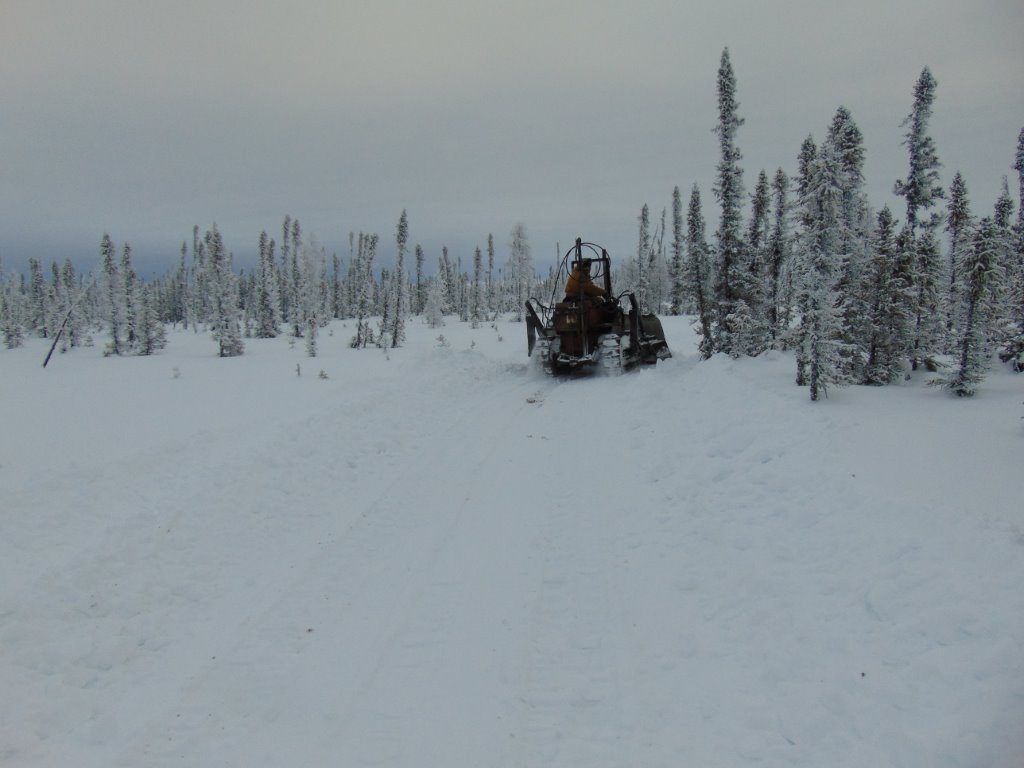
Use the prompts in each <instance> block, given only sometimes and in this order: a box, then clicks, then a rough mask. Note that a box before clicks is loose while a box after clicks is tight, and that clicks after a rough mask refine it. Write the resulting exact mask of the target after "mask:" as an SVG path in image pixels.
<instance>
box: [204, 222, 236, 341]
mask: <svg viewBox="0 0 1024 768" xmlns="http://www.w3.org/2000/svg"><path fill="white" fill-rule="evenodd" d="M204 242H205V244H206V252H207V258H208V260H209V269H210V281H211V286H210V287H211V298H212V300H213V307H212V309H213V316H212V320H213V329H212V330H213V338H214V341H216V342H217V355H218V356H219V357H235V356H237V355H241V354H242V353H243V352H244V351H245V344H244V343H243V342H242V332H241V327H240V324H239V318H238V278H237V276H236V275H235V273H234V270H233V269H232V267H231V254H230V253H228V251H227V249H225V247H224V240H223V238H222V237H221V235H220V232H219V231H218V230H217V225H216V224H214V225H213V229H211V230H209V231H207V233H206V237H205V238H204Z"/></svg>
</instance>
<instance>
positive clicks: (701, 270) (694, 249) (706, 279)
mask: <svg viewBox="0 0 1024 768" xmlns="http://www.w3.org/2000/svg"><path fill="white" fill-rule="evenodd" d="M704 232H705V225H704V214H703V212H702V211H701V202H700V188H699V187H698V186H697V185H696V184H694V185H693V189H692V190H691V191H690V205H689V208H688V209H687V213H686V262H685V273H686V274H685V283H686V287H687V290H688V291H689V302H690V303H691V304H692V306H693V307H694V308H695V309H696V312H697V322H698V324H699V328H698V331H697V332H698V333H699V334H700V347H699V348H700V355H701V357H702V358H703V359H705V360H707V359H708V358H709V357H711V355H713V354H714V352H715V339H714V335H713V323H714V316H715V315H714V304H713V302H712V294H711V259H710V257H709V255H708V244H707V241H706V239H705V234H704Z"/></svg>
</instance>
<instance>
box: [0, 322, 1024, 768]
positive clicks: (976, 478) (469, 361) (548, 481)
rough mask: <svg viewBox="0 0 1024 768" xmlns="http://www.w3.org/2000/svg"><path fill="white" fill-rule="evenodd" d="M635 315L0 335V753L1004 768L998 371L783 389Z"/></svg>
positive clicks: (1002, 437) (277, 762) (1019, 518)
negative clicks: (124, 347)
mask: <svg viewBox="0 0 1024 768" xmlns="http://www.w3.org/2000/svg"><path fill="white" fill-rule="evenodd" d="M664 324H665V329H666V333H667V335H668V340H669V344H670V346H671V347H672V348H673V350H674V352H675V357H673V358H672V359H671V360H668V361H665V362H662V363H659V364H658V365H657V366H656V367H653V368H647V369H644V370H641V371H636V372H633V373H630V374H627V375H623V376H619V377H591V378H572V379H567V380H556V379H550V378H546V377H545V376H544V375H543V374H542V373H541V372H540V371H539V369H538V366H536V365H535V364H534V361H530V360H529V359H528V358H527V357H526V351H525V347H526V340H525V329H524V326H523V325H522V324H521V323H520V324H516V323H511V322H504V321H500V322H499V323H498V324H497V327H496V328H495V327H491V326H485V327H483V328H480V329H478V330H472V329H470V328H469V327H468V325H466V324H462V323H458V322H455V321H454V320H452V319H449V321H448V324H447V325H446V326H445V327H444V328H441V329H430V328H427V327H426V326H425V325H423V324H421V323H419V322H418V321H413V322H411V323H410V324H409V327H408V333H409V340H408V343H407V345H406V346H405V347H404V348H402V349H398V350H391V351H389V352H387V353H385V352H384V351H382V350H377V349H370V350H352V349H349V348H348V346H347V343H348V340H349V338H350V337H351V335H352V333H353V331H354V326H353V325H352V324H351V323H349V324H347V325H346V324H344V323H341V322H336V323H334V324H333V325H332V326H331V328H330V333H328V332H324V333H323V334H321V336H320V340H319V342H320V356H319V357H317V358H315V359H314V358H308V357H306V356H305V354H304V344H303V343H302V342H301V340H300V341H299V342H298V343H296V344H294V345H290V344H289V342H288V340H287V339H284V338H278V339H272V340H255V339H247V340H246V351H245V354H244V356H242V357H238V358H232V359H219V358H217V357H215V355H214V352H215V345H214V343H213V342H212V341H211V340H210V339H209V337H208V336H207V335H205V334H201V333H200V334H193V333H192V332H190V331H189V332H182V331H178V332H174V333H171V334H170V340H169V345H168V347H167V349H166V350H164V351H163V352H162V353H161V354H159V355H156V356H153V357H149V358H125V359H115V358H103V357H102V354H101V349H102V344H101V343H100V342H99V341H98V342H97V346H96V347H92V348H84V349H78V350H74V351H72V352H70V353H68V354H66V355H59V356H55V358H54V359H53V360H52V361H51V362H50V365H49V367H48V368H46V369H43V368H42V367H41V362H42V359H43V357H44V356H45V352H46V348H47V345H46V342H45V341H44V340H32V341H30V342H29V343H28V344H27V345H26V347H24V348H22V349H18V350H11V351H6V350H4V351H2V352H0V423H2V424H3V425H4V428H3V431H2V432H0V521H2V525H3V529H2V535H0V690H2V691H3V695H2V696H0V763H2V764H3V765H4V766H5V768H6V767H7V766H12V767H14V766H33V767H34V766H70V765H74V766H80V767H88V766H104V768H107V767H109V766H170V765H175V766H177V765H193V766H214V765H226V766H282V765H297V766H300V765H301V766H307V765H308V766H321V765H338V766H374V765H377V766H417V767H418V768H422V767H429V766H438V767H441V766H444V767H445V768H450V767H451V766H577V765H578V766H588V768H600V767H601V766H649V767H660V766H666V767H667V766H680V765H685V766H742V765H759V766H808V767H809V768H810V767H811V766H814V767H815V768H817V767H819V766H851V767H852V766H858V767H859V766H865V765H870V766H894V767H895V766H899V767H900V768H916V767H918V766H920V767H921V768H926V767H927V768H935V767H946V766H1000V767H1002V766H1006V767H1007V768H1011V767H1015V766H1020V765H1024V589H1022V588H1021V585H1022V584H1024V507H1022V504H1021V497H1020V490H1019V489H1020V473H1021V468H1022V466H1024V464H1022V462H1021V456H1022V453H1024V423H1022V422H1021V419H1020V417H1021V415H1024V408H1022V401H1024V377H1022V376H1014V375H1012V374H1009V373H1007V372H1005V371H1004V370H1003V369H1002V368H999V367H997V368H996V370H994V371H993V373H992V374H991V375H990V377H989V378H988V379H987V380H986V381H985V382H984V383H983V384H982V386H981V387H980V389H979V393H978V395H977V396H976V397H975V398H972V399H962V400H958V399H955V398H951V397H950V396H949V395H947V394H946V393H945V392H943V391H941V390H939V389H937V388H929V387H926V386H924V379H923V378H918V379H915V380H913V381H911V382H908V383H907V384H905V385H902V386H894V387H887V388H849V389H843V390H837V391H833V392H832V393H831V394H830V397H829V399H828V400H826V401H823V402H819V403H810V402H809V400H808V398H807V392H806V390H805V389H800V388H798V387H796V386H794V385H793V383H792V382H793V377H794V374H795V366H794V364H793V360H792V358H791V357H790V356H788V355H786V354H780V353H769V354H766V355H763V356H761V357H760V358H757V359H742V360H730V359H727V358H715V359H713V360H711V361H708V362H703V363H701V362H699V361H698V359H697V357H696V353H695V341H696V338H695V336H694V335H693V333H692V331H691V330H690V328H689V327H688V325H687V321H686V320H685V319H684V318H664ZM439 334H443V335H444V337H445V340H446V345H443V344H441V343H440V342H439V341H438V338H437V337H438V335H439ZM321 370H322V371H323V372H324V374H325V375H326V378H320V377H319V376H318V373H319V372H320V371H321ZM298 374H301V375H298Z"/></svg>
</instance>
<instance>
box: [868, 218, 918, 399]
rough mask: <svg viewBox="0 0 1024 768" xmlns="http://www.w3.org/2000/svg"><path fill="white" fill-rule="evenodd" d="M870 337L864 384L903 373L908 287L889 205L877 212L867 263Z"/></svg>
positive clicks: (896, 377)
mask: <svg viewBox="0 0 1024 768" xmlns="http://www.w3.org/2000/svg"><path fill="white" fill-rule="evenodd" d="M866 279H867V283H868V286H869V289H870V291H869V295H870V303H869V305H868V306H869V309H868V320H869V323H868V325H869V327H870V328H871V338H870V339H869V342H868V348H867V361H866V363H865V370H864V377H863V382H864V383H865V384H877V385H881V384H890V383H893V382H896V381H899V379H900V378H902V376H903V364H902V360H903V354H904V351H905V350H906V348H907V344H908V340H909V338H910V317H909V314H908V313H909V311H910V306H911V302H910V299H911V290H912V286H911V285H910V282H909V280H905V279H902V278H901V276H900V274H899V270H898V249H897V246H896V220H895V219H894V218H893V215H892V212H891V211H890V210H889V206H885V207H884V208H882V210H881V211H879V212H878V217H877V226H876V228H875V233H874V237H873V240H872V246H871V258H870V260H869V262H868V265H867V275H866Z"/></svg>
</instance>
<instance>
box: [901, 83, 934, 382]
mask: <svg viewBox="0 0 1024 768" xmlns="http://www.w3.org/2000/svg"><path fill="white" fill-rule="evenodd" d="M937 86H938V83H937V82H936V80H935V78H934V77H932V73H931V71H930V70H929V69H928V67H925V68H924V70H922V72H921V76H920V77H919V78H918V81H917V84H916V85H915V86H914V106H913V109H912V110H911V112H910V114H909V115H908V116H907V118H906V120H904V121H903V125H904V127H906V128H907V133H906V138H905V140H904V142H903V143H904V145H905V146H906V147H907V150H908V152H909V155H910V170H909V173H908V175H907V179H906V181H903V180H898V181H897V182H896V185H895V187H894V191H895V193H896V194H897V195H899V196H901V197H903V198H905V199H906V201H907V220H906V227H907V230H908V231H907V236H905V237H901V238H900V247H901V248H903V249H906V250H908V251H909V253H908V257H909V258H908V261H910V262H911V263H912V264H913V279H914V288H915V295H914V306H913V312H914V338H913V342H912V348H911V350H910V361H911V368H912V369H913V370H917V367H918V365H920V364H924V365H925V367H926V368H928V369H929V370H936V369H937V367H938V364H937V362H936V361H935V355H936V353H938V352H940V351H941V349H942V347H943V343H942V342H943V332H944V323H943V321H942V318H943V316H944V313H943V312H942V311H941V301H942V297H943V294H944V293H945V289H944V286H943V282H944V281H943V279H942V272H943V264H942V262H941V259H940V258H939V248H938V242H937V238H936V235H935V231H936V229H937V228H938V226H939V225H940V223H941V221H942V216H941V215H940V214H939V213H937V212H933V213H931V214H929V209H930V208H932V207H933V206H935V205H936V204H937V203H938V201H939V200H941V199H942V198H943V197H944V196H945V193H944V191H943V189H942V187H941V186H940V185H939V168H940V167H941V165H942V164H941V163H940V162H939V158H938V154H937V153H936V150H935V142H934V140H933V139H932V137H931V136H930V135H929V134H928V123H929V121H930V120H931V117H932V105H933V104H934V102H935V90H936V87H937Z"/></svg>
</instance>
